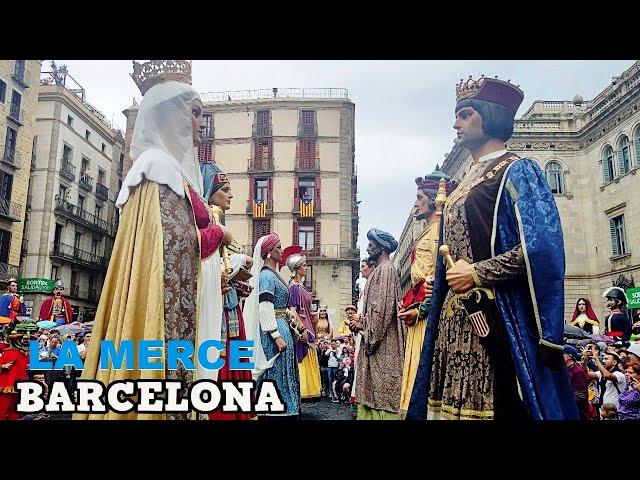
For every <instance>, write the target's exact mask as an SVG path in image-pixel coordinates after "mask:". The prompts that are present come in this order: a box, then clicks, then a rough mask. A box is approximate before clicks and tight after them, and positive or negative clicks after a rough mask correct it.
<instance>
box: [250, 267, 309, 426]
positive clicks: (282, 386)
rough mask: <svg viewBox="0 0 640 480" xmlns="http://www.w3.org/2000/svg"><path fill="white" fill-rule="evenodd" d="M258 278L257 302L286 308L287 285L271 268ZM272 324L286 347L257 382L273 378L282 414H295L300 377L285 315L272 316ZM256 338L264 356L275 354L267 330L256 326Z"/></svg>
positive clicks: (270, 356)
mask: <svg viewBox="0 0 640 480" xmlns="http://www.w3.org/2000/svg"><path fill="white" fill-rule="evenodd" d="M259 280H260V281H259V287H258V289H259V294H260V296H261V298H260V299H261V301H273V307H274V308H275V309H276V310H278V309H281V310H283V309H286V308H287V302H288V300H289V288H288V287H287V285H285V284H284V282H283V281H282V280H281V279H280V276H279V275H277V274H276V273H275V272H274V271H273V270H271V269H269V268H267V267H264V268H263V269H262V271H261V272H260V279H259ZM263 294H268V295H263ZM269 294H270V295H269ZM276 323H277V324H278V331H279V332H280V335H281V336H282V339H283V340H284V341H285V342H286V343H287V348H286V349H285V351H284V352H283V353H281V354H280V355H279V356H278V358H277V359H276V361H275V363H274V364H273V367H271V368H269V369H268V370H266V371H265V372H264V373H263V374H262V376H261V377H260V380H259V382H258V383H261V382H263V381H264V380H273V381H274V382H275V383H276V386H277V388H278V391H279V392H280V396H281V397H282V400H283V402H284V403H285V405H286V406H287V409H286V413H284V415H298V414H299V413H300V380H299V374H298V365H297V361H296V351H295V343H294V341H293V337H292V335H291V329H290V328H289V324H288V322H287V320H286V318H285V315H276ZM260 341H261V342H262V348H263V349H264V354H265V357H266V358H267V359H269V358H273V357H274V356H275V355H276V354H277V353H278V347H277V346H276V342H275V341H274V340H273V338H271V335H270V334H269V333H268V332H264V331H262V329H260Z"/></svg>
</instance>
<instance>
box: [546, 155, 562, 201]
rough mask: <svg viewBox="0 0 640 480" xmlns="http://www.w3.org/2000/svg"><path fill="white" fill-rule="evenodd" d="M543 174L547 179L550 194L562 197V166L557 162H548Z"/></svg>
mask: <svg viewBox="0 0 640 480" xmlns="http://www.w3.org/2000/svg"><path fill="white" fill-rule="evenodd" d="M544 173H545V175H546V177H547V182H548V183H549V187H551V193H556V194H559V195H563V194H564V192H565V189H564V171H563V170H562V165H560V164H559V163H558V162H549V163H547V166H546V167H545V168H544Z"/></svg>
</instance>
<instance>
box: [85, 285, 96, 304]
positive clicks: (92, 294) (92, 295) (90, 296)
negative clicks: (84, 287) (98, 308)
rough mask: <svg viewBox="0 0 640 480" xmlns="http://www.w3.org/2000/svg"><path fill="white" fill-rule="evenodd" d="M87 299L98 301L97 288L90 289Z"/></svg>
mask: <svg viewBox="0 0 640 480" xmlns="http://www.w3.org/2000/svg"><path fill="white" fill-rule="evenodd" d="M87 299H88V300H89V301H90V302H97V301H98V293H97V292H96V289H95V288H94V289H90V290H89V292H88V295H87Z"/></svg>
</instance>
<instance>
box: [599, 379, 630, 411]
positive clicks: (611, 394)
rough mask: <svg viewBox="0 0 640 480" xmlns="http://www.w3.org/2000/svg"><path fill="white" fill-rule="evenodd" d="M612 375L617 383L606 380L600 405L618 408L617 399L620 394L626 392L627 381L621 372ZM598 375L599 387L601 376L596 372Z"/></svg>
mask: <svg viewBox="0 0 640 480" xmlns="http://www.w3.org/2000/svg"><path fill="white" fill-rule="evenodd" d="M613 374H614V375H615V376H616V378H617V379H618V383H613V382H611V381H609V380H607V384H606V386H605V390H604V398H603V399H602V404H603V405H604V404H605V403H613V404H614V405H615V406H616V408H618V407H619V406H620V403H619V401H618V399H619V398H620V394H621V393H624V392H625V391H626V390H627V380H626V378H625V376H624V373H622V372H618V371H616V372H613ZM596 375H598V385H600V380H601V379H602V374H601V373H600V372H596ZM598 390H600V387H599V386H598Z"/></svg>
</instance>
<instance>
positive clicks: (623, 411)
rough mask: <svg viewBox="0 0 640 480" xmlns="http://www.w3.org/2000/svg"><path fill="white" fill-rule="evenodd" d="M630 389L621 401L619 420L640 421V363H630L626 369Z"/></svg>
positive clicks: (621, 397) (621, 396) (622, 396)
mask: <svg viewBox="0 0 640 480" xmlns="http://www.w3.org/2000/svg"><path fill="white" fill-rule="evenodd" d="M626 379H627V385H628V389H627V391H626V392H624V393H623V394H622V395H620V399H619V407H618V419H620V420H640V363H637V362H634V363H630V364H629V365H628V366H627V369H626Z"/></svg>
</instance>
